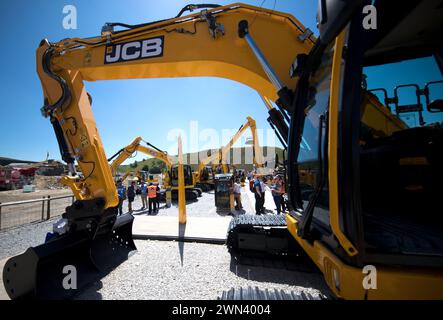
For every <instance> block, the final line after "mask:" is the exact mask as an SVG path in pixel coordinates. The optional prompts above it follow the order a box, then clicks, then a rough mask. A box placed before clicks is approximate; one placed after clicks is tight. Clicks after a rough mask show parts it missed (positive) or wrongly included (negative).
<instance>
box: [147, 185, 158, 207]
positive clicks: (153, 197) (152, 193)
mask: <svg viewBox="0 0 443 320" xmlns="http://www.w3.org/2000/svg"><path fill="white" fill-rule="evenodd" d="M148 200H149V214H151V213H152V211H153V210H152V209H154V212H155V203H156V202H157V187H156V186H154V185H153V184H152V182H151V183H150V184H149V187H148Z"/></svg>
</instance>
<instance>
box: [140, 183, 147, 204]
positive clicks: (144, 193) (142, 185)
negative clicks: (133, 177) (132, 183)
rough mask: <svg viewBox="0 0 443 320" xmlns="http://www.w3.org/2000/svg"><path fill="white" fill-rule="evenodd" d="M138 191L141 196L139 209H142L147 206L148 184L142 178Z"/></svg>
mask: <svg viewBox="0 0 443 320" xmlns="http://www.w3.org/2000/svg"><path fill="white" fill-rule="evenodd" d="M140 192H141V193H140V197H141V198H142V207H141V210H143V209H146V208H147V207H148V185H147V183H146V182H145V181H144V180H142V181H141V183H140Z"/></svg>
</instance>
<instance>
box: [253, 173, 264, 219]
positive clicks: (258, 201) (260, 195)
mask: <svg viewBox="0 0 443 320" xmlns="http://www.w3.org/2000/svg"><path fill="white" fill-rule="evenodd" d="M254 195H255V214H257V215H260V214H262V213H263V205H264V203H265V200H264V199H265V194H264V192H263V189H262V186H261V181H260V179H259V178H258V177H256V178H255V180H254Z"/></svg>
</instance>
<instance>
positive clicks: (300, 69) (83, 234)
mask: <svg viewBox="0 0 443 320" xmlns="http://www.w3.org/2000/svg"><path fill="white" fill-rule="evenodd" d="M203 6H204V7H203ZM197 9H201V10H199V11H198V12H195V13H191V14H189V15H187V16H183V12H186V11H190V10H194V11H195V10H197ZM318 10H319V11H318V13H317V19H318V28H319V37H318V38H315V37H314V36H313V35H312V34H313V33H312V31H310V30H309V29H307V28H305V27H304V26H303V25H302V24H301V23H300V22H299V21H298V20H297V19H295V18H294V17H293V16H291V15H289V14H286V13H281V12H276V11H272V10H267V9H263V8H258V7H254V6H249V5H244V4H240V3H236V4H232V5H226V6H217V5H214V6H209V7H208V5H190V6H186V7H185V8H184V9H183V10H182V11H181V12H180V14H179V15H178V16H177V17H175V18H172V19H166V20H161V21H156V22H150V23H144V24H140V25H128V24H122V23H108V24H105V26H104V27H103V28H102V33H101V35H99V36H96V37H91V38H85V39H81V38H69V39H63V40H62V41H59V42H49V41H47V40H43V41H42V42H41V43H40V46H39V48H38V49H37V53H36V59H37V72H38V75H39V77H40V80H41V83H42V88H43V94H44V106H43V108H42V112H43V114H44V116H46V117H48V118H49V120H50V121H51V123H52V125H53V127H54V131H55V134H56V137H57V139H58V143H59V145H60V150H61V153H62V158H63V160H64V161H65V162H66V163H67V164H68V167H69V171H70V173H69V175H68V176H66V177H64V179H63V181H64V183H65V184H66V185H68V186H70V187H71V189H72V190H73V192H74V195H75V197H76V201H75V203H74V204H73V205H72V206H70V207H68V208H67V209H66V212H65V213H64V214H63V219H64V220H63V221H62V224H59V225H57V226H55V227H56V228H55V229H56V230H57V232H56V235H55V236H54V237H53V238H52V239H50V240H48V241H47V242H46V243H44V244H42V245H40V246H36V247H32V248H29V249H28V250H27V251H26V252H25V253H23V254H21V255H18V256H15V257H12V258H10V259H9V260H8V261H7V262H6V265H5V268H4V271H3V281H4V285H5V288H6V290H7V292H8V294H9V296H10V297H11V298H19V297H23V296H29V295H33V296H38V297H46V296H48V295H51V294H52V295H56V296H57V294H63V292H65V293H66V290H64V291H63V289H62V288H61V286H62V283H63V281H62V279H63V276H64V274H63V266H66V265H74V266H76V267H77V266H78V268H77V270H78V274H82V277H80V276H79V277H78V278H79V279H80V278H81V279H84V277H83V275H84V274H85V273H87V272H90V273H92V272H93V270H95V271H96V273H97V272H98V271H97V270H96V269H94V268H93V267H91V265H92V266H95V267H96V268H97V269H98V270H101V271H100V272H105V271H103V269H101V268H105V270H107V269H106V268H109V262H108V263H101V264H100V263H99V262H100V261H107V260H109V258H110V257H112V260H113V261H115V260H117V257H118V256H122V257H123V258H122V260H123V259H124V258H125V257H127V251H129V250H132V249H135V246H134V244H133V242H132V237H131V231H130V230H131V223H132V219H133V218H132V216H130V215H123V216H119V217H118V218H117V217H116V212H117V208H116V206H117V204H118V198H117V193H116V189H115V186H114V182H113V179H112V174H111V170H110V167H109V165H108V163H107V161H106V156H105V152H104V150H103V146H102V143H101V140H100V136H99V133H98V130H97V128H96V124H95V120H94V116H93V113H92V109H91V101H92V99H91V96H90V95H89V94H88V93H87V91H86V89H85V86H84V83H83V82H84V81H98V80H111V79H129V78H161V77H190V76H215V77H223V78H227V79H231V80H235V81H238V82H241V83H243V84H245V85H247V86H249V87H251V88H253V89H254V90H256V91H257V92H259V94H260V95H262V96H263V97H267V98H268V99H270V101H273V102H275V103H276V108H272V109H270V110H269V116H270V121H271V122H272V124H273V125H274V127H275V128H276V130H278V132H279V133H280V135H281V137H282V139H283V140H284V141H286V142H287V143H286V145H287V147H288V151H287V154H288V158H287V168H286V171H287V175H288V185H287V192H288V195H289V200H290V206H291V208H290V209H291V210H290V212H289V213H288V214H286V215H284V216H283V215H282V224H281V225H280V224H279V223H276V225H275V224H274V225H272V224H271V223H270V221H269V219H268V216H266V215H265V216H257V217H255V218H251V219H249V220H248V221H243V220H242V217H239V218H235V219H234V220H233V222H232V223H231V227H230V230H229V234H228V248H229V250H230V251H231V252H237V253H236V254H238V253H240V254H241V253H242V252H244V251H248V250H252V251H253V250H258V249H260V248H264V249H265V251H266V249H268V248H269V247H272V248H271V249H272V251H273V252H272V253H273V254H277V255H278V254H279V253H284V254H287V253H288V252H287V251H288V250H290V252H289V253H293V252H296V253H297V254H298V255H299V256H305V257H306V258H308V259H309V260H310V261H311V262H313V263H314V264H315V266H316V268H318V270H319V271H320V272H321V273H322V274H323V276H324V279H325V281H326V283H327V284H328V286H329V288H330V290H331V293H332V294H333V296H335V297H337V298H343V299H442V298H443V232H442V231H443V227H442V226H443V223H442V218H443V216H442V215H441V214H440V211H441V210H439V208H441V205H440V202H439V199H440V198H441V194H442V193H443V189H442V188H443V181H442V177H443V171H442V168H443V166H442V163H443V159H442V153H441V149H442V145H443V139H442V132H443V131H442V120H441V112H442V111H443V105H442V99H441V97H439V96H438V93H440V94H441V91H438V90H437V89H436V86H437V85H438V84H439V83H441V76H442V71H443V56H442V47H443V38H442V37H441V34H442V33H443V30H442V24H441V16H442V12H441V11H442V8H441V1H439V0H438V1H437V0H427V1H402V2H401V3H398V2H395V1H387V0H375V1H365V0H352V1H343V0H321V1H319V9H318ZM377 13H378V14H377ZM117 28H118V29H119V30H116V29H117ZM399 65H400V67H399ZM391 68H394V69H391ZM395 68H397V69H395ZM398 68H400V69H398ZM392 70H401V71H398V72H393V71H392ZM405 70H409V71H410V72H409V73H407V74H406V73H405ZM416 70H420V72H416ZM406 75H411V76H410V77H409V78H408V79H405V77H406ZM412 75H414V77H420V80H418V79H417V83H415V82H414V81H415V80H414V78H413V77H412ZM379 89H382V90H379ZM171 90H172V91H173V88H171ZM374 90H378V91H374ZM391 90H392V91H391ZM405 90H408V92H409V96H411V95H412V96H413V97H415V98H416V100H415V101H416V102H414V103H410V102H409V103H404V102H403V103H402V102H401V101H404V99H402V98H401V96H400V95H399V92H400V91H402V92H404V91H405ZM380 93H384V94H386V95H385V98H384V99H382V98H378V100H379V101H380V103H371V99H368V97H373V96H374V95H377V94H380ZM406 115H408V117H407V119H412V120H414V119H415V120H416V121H415V122H414V121H413V122H412V123H408V125H406V126H405V125H403V124H402V123H401V122H399V121H397V120H395V119H398V118H402V117H403V119H404V120H403V122H404V123H406V120H405V119H406V118H404V117H405V116H406ZM285 132H286V134H285ZM76 162H77V163H78V165H79V167H80V168H81V173H79V172H77V171H76V170H75V163H76ZM302 172H309V174H310V175H311V176H313V177H314V178H313V179H308V180H307V181H306V182H305V183H304V184H302V183H301V181H300V174H301V173H302ZM308 181H310V182H308ZM244 217H246V215H245V216H244ZM250 217H251V216H250ZM250 217H249V218H250ZM252 217H253V216H252ZM274 222H275V221H274ZM276 227H279V228H280V229H282V230H283V231H282V232H279V233H278V234H277V236H282V238H281V240H282V241H273V240H275V239H274V238H273V237H274V236H275V234H274V231H275V230H276ZM283 236H286V237H287V238H286V241H288V242H289V241H292V242H291V245H290V246H287V247H285V245H284V243H283ZM270 240H272V241H270ZM262 244H264V245H265V246H262ZM276 244H278V245H279V246H278V247H276ZM280 244H282V245H280ZM266 246H267V247H266ZM284 251H286V252H284ZM120 252H121V253H122V254H119V253H120ZM85 260H87V261H89V264H87V263H86V262H85ZM91 261H92V262H93V263H92V264H91ZM82 262H83V263H82ZM81 268H85V270H79V269H81ZM81 271H82V273H80V272H81ZM48 279H49V280H48ZM44 280H45V281H44ZM80 288H81V285H80V284H79V285H78V289H80ZM57 297H59V296H57Z"/></svg>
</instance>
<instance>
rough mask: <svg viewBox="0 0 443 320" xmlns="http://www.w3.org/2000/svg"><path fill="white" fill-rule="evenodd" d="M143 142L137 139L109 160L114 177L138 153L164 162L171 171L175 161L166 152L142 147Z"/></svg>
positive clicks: (139, 138)
mask: <svg viewBox="0 0 443 320" xmlns="http://www.w3.org/2000/svg"><path fill="white" fill-rule="evenodd" d="M142 140H143V139H142V138H141V137H137V138H135V139H134V140H133V141H132V142H131V143H130V144H129V145H127V146H126V147H124V148H123V149H120V150H119V151H118V152H117V153H116V154H114V155H113V156H112V157H111V158H109V159H108V161H112V162H111V164H110V167H111V171H112V174H113V175H115V174H116V173H117V168H118V167H119V166H120V165H121V164H122V163H123V162H124V161H125V160H126V159H128V158H129V157H131V156H132V155H133V154H134V153H135V152H137V151H139V152H142V153H144V154H146V155H148V156H150V157H153V158H155V159H159V160H161V161H163V162H164V163H165V164H166V166H167V167H168V170H170V169H171V167H172V162H173V159H172V158H171V157H170V156H169V155H168V154H167V153H166V152H165V151H161V150H159V149H158V148H156V149H153V148H150V147H146V146H142V145H140V143H141V141H142ZM148 145H149V144H148ZM114 158H115V159H114ZM113 159H114V160H113Z"/></svg>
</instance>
